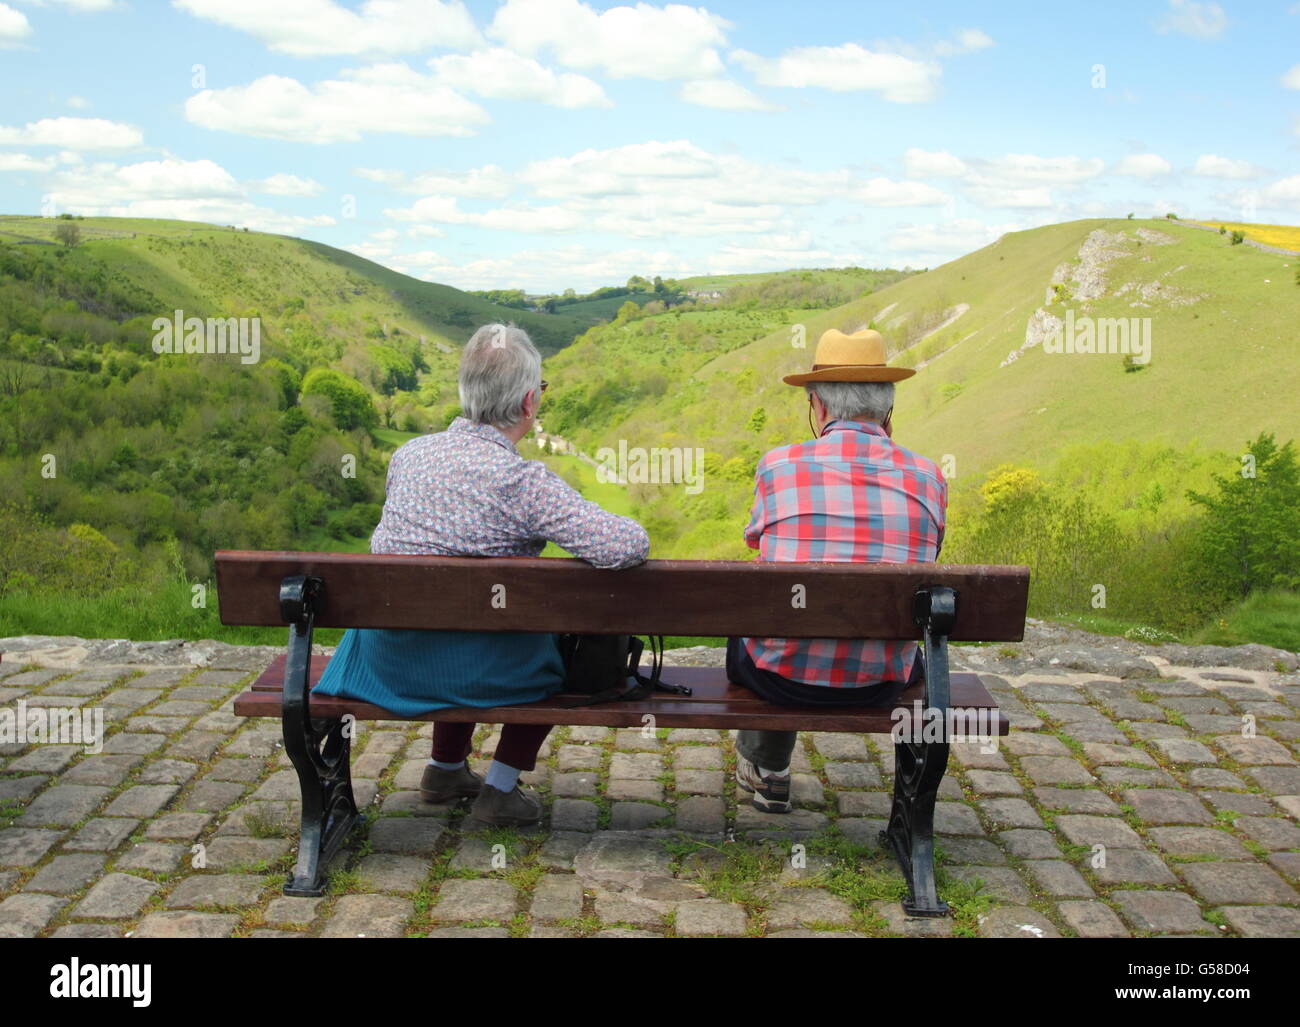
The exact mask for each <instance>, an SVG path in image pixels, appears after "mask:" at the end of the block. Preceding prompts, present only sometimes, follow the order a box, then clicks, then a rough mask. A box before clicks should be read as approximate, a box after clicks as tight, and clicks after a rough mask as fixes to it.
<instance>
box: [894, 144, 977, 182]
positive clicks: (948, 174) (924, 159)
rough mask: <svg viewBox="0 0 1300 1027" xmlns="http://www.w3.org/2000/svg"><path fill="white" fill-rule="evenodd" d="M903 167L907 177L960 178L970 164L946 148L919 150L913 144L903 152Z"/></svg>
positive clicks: (968, 168)
mask: <svg viewBox="0 0 1300 1027" xmlns="http://www.w3.org/2000/svg"><path fill="white" fill-rule="evenodd" d="M903 169H904V171H905V172H906V173H907V175H908V177H909V178H960V177H962V176H963V175H965V174H966V173H967V172H968V171H969V170H970V166H969V165H968V164H967V163H966V162H965V161H964V160H962V159H961V158H960V157H954V156H953V155H952V154H951V153H949V152H948V151H947V150H937V151H935V150H920V149H917V148H916V147H914V146H913V147H909V148H908V149H907V150H905V151H904V152H903Z"/></svg>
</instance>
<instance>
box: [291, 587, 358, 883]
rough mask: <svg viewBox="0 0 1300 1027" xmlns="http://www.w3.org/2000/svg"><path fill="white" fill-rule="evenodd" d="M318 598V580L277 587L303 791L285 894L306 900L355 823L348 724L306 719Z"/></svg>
mask: <svg viewBox="0 0 1300 1027" xmlns="http://www.w3.org/2000/svg"><path fill="white" fill-rule="evenodd" d="M322 593H323V585H322V582H321V580H320V579H319V578H308V577H303V576H301V575H299V576H295V577H291V578H285V579H284V581H283V582H282V583H281V585H280V611H281V613H282V614H283V615H284V618H285V620H287V621H288V622H289V624H290V627H289V656H288V659H287V660H286V661H285V667H284V693H283V695H284V700H283V702H284V705H283V715H282V718H281V724H282V727H283V730H284V748H285V751H286V752H287V753H288V754H289V759H290V760H291V761H292V762H293V769H294V770H296V771H297V772H298V784H299V787H300V789H301V791H302V831H301V836H300V840H299V842H298V863H297V866H295V867H294V871H293V877H292V878H291V879H290V880H289V882H288V883H287V884H286V885H285V886H284V894H286V895H300V896H307V897H311V898H316V897H319V896H321V895H324V894H325V867H326V865H327V864H328V863H329V861H330V859H331V858H332V857H333V856H334V854H335V853H336V852H337V851H338V850H339V847H340V846H342V844H343V842H344V840H345V839H346V838H347V835H348V832H349V831H350V830H351V829H352V827H353V825H354V824H355V823H356V822H357V804H356V801H355V800H354V799H353V797H352V772H351V768H350V766H349V763H350V758H351V755H352V725H351V724H350V723H345V722H344V721H342V720H313V719H312V716H311V705H310V698H309V693H310V691H311V679H310V671H311V636H312V626H313V624H314V623H315V620H316V612H317V610H318V609H319V607H320V604H321V603H322V601H323V598H324V596H323V594H322Z"/></svg>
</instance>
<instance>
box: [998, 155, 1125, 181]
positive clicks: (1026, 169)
mask: <svg viewBox="0 0 1300 1027" xmlns="http://www.w3.org/2000/svg"><path fill="white" fill-rule="evenodd" d="M977 167H979V168H980V169H981V170H982V172H983V173H984V174H986V175H988V176H991V177H996V178H998V179H1000V180H1001V181H1003V182H1008V183H1013V184H1021V185H1033V184H1038V183H1042V184H1044V185H1071V184H1075V183H1078V182H1083V181H1085V180H1087V179H1089V178H1096V177H1097V176H1098V175H1100V174H1101V173H1102V171H1103V170H1104V169H1105V167H1106V165H1105V162H1104V161H1101V160H1099V159H1097V158H1096V157H1090V158H1086V159H1085V158H1083V157H1039V156H1037V155H1036V154H1032V153H1008V154H1006V155H1005V156H1003V157H996V158H994V159H993V160H989V161H980V162H979V163H978V165H977Z"/></svg>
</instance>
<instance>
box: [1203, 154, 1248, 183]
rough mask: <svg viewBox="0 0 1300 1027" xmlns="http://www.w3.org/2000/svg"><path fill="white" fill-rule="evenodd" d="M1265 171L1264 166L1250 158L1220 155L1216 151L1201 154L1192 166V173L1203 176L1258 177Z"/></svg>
mask: <svg viewBox="0 0 1300 1027" xmlns="http://www.w3.org/2000/svg"><path fill="white" fill-rule="evenodd" d="M1263 173H1264V169H1263V168H1260V167H1258V166H1256V165H1254V164H1252V163H1250V161H1248V160H1236V159H1234V158H1232V157H1220V156H1219V155H1218V154H1214V153H1203V154H1201V155H1200V156H1199V157H1197V158H1196V164H1195V165H1194V166H1193V168H1192V174H1193V175H1199V176H1200V177H1202V178H1258V177H1259V176H1260V175H1262V174H1263Z"/></svg>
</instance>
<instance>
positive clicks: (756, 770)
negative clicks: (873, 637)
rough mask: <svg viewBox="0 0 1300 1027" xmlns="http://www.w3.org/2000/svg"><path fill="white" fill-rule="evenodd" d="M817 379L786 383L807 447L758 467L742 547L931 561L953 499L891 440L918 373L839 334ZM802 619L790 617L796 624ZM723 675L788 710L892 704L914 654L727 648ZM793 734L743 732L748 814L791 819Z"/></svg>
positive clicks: (822, 356)
mask: <svg viewBox="0 0 1300 1027" xmlns="http://www.w3.org/2000/svg"><path fill="white" fill-rule="evenodd" d="M813 359H814V363H813V368H812V370H811V371H810V372H808V373H806V374H792V375H787V376H786V377H785V379H784V381H785V382H786V383H787V384H789V385H801V386H803V387H804V388H805V389H806V391H807V394H808V406H809V426H810V427H811V428H812V429H813V440H812V441H811V442H800V443H796V444H794V445H791V446H782V447H780V448H779V449H774V450H772V451H771V452H769V453H768V454H767V455H765V456H764V457H763V459H762V460H760V461H759V464H758V468H757V471H756V473H755V482H754V507H753V511H752V514H751V516H750V522H749V525H748V527H746V528H745V541H746V543H747V544H748V545H749V546H750V547H752V548H754V549H757V550H758V551H759V558H760V559H762V560H778V561H790V562H828V563H912V562H926V561H933V560H935V559H937V558H938V556H939V548H940V545H941V544H942V542H943V530H944V516H945V508H946V506H947V500H948V487H947V484H946V482H945V481H944V479H943V476H942V475H941V474H940V473H939V468H938V467H937V466H935V464H934V463H932V462H931V461H929V460H927V459H926V458H925V457H923V456H918V455H917V454H915V453H912V452H910V451H909V450H906V449H904V448H903V447H902V446H899V445H897V444H896V443H895V442H894V441H893V438H892V434H893V425H892V423H891V420H892V415H893V411H894V383H895V382H897V381H901V380H903V379H904V378H910V377H911V376H912V375H913V374H915V373H916V372H915V371H912V370H909V369H907V368H899V367H888V366H886V364H885V340H884V339H883V338H881V336H880V335H879V333H877V332H874V331H871V330H870V329H864V330H863V331H860V332H857V333H855V334H853V335H846V334H844V333H843V332H839V331H836V330H834V329H832V330H830V331H828V332H826V333H825V334H823V335H822V337H821V339H820V340H819V341H818V343H817V353H816V356H815V357H814V358H813ZM795 616H797V614H795ZM727 673H728V675H729V676H730V678H731V680H732V681H734V682H736V683H737V684H740V685H744V686H746V687H748V688H750V689H753V690H754V691H755V692H757V693H758V694H759V695H761V696H762V697H763V698H765V699H767V700H768V701H769V702H773V703H779V704H781V705H786V706H837V705H867V706H883V705H889V704H892V703H893V701H894V699H895V698H896V697H897V696H898V694H899V693H900V692H901V691H902V690H903V689H904V688H905V687H906V686H907V684H908V683H909V682H910V681H911V680H914V679H915V678H917V677H918V676H919V675H920V674H921V673H922V666H921V658H920V654H919V652H918V651H917V645H916V644H915V643H914V642H903V641H899V642H878V641H877V642H871V641H858V640H853V639H831V638H818V639H785V638H743V639H735V638H733V639H730V640H729V643H728V646H727ZM796 740H797V735H796V733H795V732H793V731H741V732H740V735H739V737H738V738H737V740H736V750H737V753H738V758H737V761H736V763H737V768H736V781H737V783H738V784H739V785H740V787H741V788H743V789H745V790H746V791H747V792H752V793H753V796H754V799H753V803H754V806H755V808H757V809H759V810H763V811H765V812H768V813H788V812H790V808H791V802H790V757H791V754H792V753H793V752H794V747H795V742H796Z"/></svg>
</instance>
